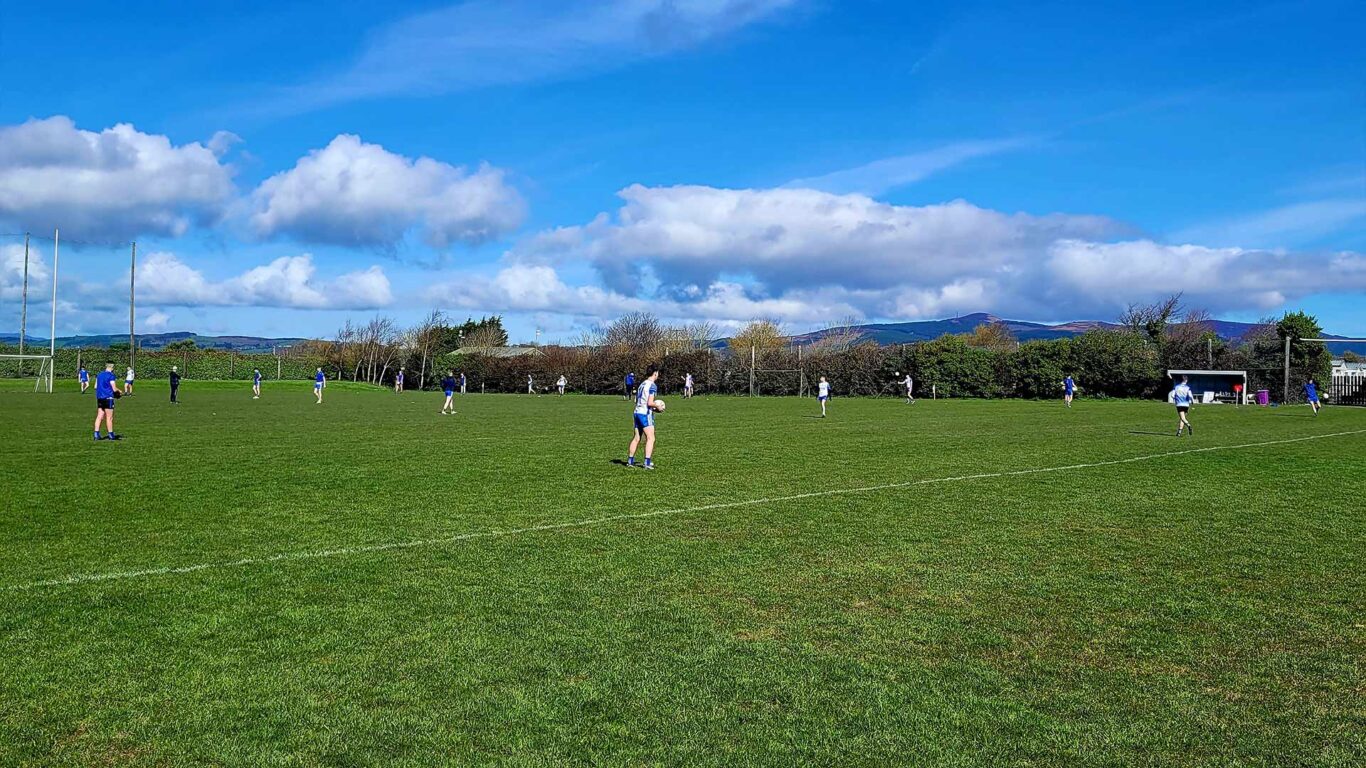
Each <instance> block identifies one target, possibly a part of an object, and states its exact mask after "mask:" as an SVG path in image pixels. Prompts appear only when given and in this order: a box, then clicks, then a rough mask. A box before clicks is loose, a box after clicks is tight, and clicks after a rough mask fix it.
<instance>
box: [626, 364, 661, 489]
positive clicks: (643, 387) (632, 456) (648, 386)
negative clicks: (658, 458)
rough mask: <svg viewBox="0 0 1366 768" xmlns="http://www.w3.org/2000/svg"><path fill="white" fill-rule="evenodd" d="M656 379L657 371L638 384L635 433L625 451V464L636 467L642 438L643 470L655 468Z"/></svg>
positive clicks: (634, 416)
mask: <svg viewBox="0 0 1366 768" xmlns="http://www.w3.org/2000/svg"><path fill="white" fill-rule="evenodd" d="M657 379H659V371H655V372H654V373H651V374H650V375H649V376H647V377H646V378H645V380H644V381H642V382H641V383H640V388H639V389H637V390H636V407H635V411H634V413H633V414H632V418H633V420H634V422H635V428H636V431H635V434H634V435H633V436H632V437H631V447H630V448H629V449H627V454H628V455H627V457H626V464H627V465H628V466H632V467H634V466H636V448H638V447H639V446H640V438H641V437H642V436H644V438H645V468H646V469H654V468H655V464H654V461H653V459H652V457H653V456H654V453H655V393H656V392H658V391H659V388H658V387H656V386H655V381H656V380H657Z"/></svg>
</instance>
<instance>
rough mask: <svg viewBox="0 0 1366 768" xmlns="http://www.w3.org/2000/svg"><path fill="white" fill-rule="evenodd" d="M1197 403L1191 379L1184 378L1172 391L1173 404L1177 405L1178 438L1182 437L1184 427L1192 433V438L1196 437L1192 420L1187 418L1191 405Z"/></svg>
mask: <svg viewBox="0 0 1366 768" xmlns="http://www.w3.org/2000/svg"><path fill="white" fill-rule="evenodd" d="M1193 402H1195V393H1194V392H1192V391H1191V387H1190V379H1189V378H1187V377H1185V376H1182V377H1181V383H1180V384H1177V385H1176V386H1175V387H1174V388H1173V389H1172V403H1173V404H1175V405H1176V416H1177V422H1176V436H1177V437H1180V436H1181V429H1182V428H1183V427H1184V428H1185V429H1186V430H1187V431H1189V432H1190V434H1191V437H1194V436H1195V427H1192V426H1191V422H1190V419H1188V418H1186V417H1187V415H1188V414H1189V413H1190V410H1191V403H1193Z"/></svg>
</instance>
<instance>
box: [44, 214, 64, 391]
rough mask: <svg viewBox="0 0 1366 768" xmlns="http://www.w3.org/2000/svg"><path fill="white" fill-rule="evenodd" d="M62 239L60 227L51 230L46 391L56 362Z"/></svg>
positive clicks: (49, 386) (50, 385)
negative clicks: (50, 309)
mask: <svg viewBox="0 0 1366 768" xmlns="http://www.w3.org/2000/svg"><path fill="white" fill-rule="evenodd" d="M61 240H62V233H61V230H60V229H53V230H52V329H51V331H50V332H49V333H48V335H47V354H48V366H47V391H48V393H51V392H52V369H53V368H55V367H56V364H57V253H58V246H59V244H60V243H61Z"/></svg>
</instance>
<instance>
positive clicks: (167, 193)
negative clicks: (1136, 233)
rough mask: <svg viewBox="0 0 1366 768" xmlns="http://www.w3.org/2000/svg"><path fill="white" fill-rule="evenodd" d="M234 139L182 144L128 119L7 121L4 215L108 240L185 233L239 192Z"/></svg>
mask: <svg viewBox="0 0 1366 768" xmlns="http://www.w3.org/2000/svg"><path fill="white" fill-rule="evenodd" d="M227 143H230V142H228V141H227V140H226V139H225V138H224V137H223V135H222V134H219V135H217V136H215V137H214V139H213V140H212V141H211V142H210V146H208V147H206V146H204V145H203V144H199V143H197V142H192V143H189V144H182V145H180V146H176V145H175V144H172V143H171V140H170V139H168V138H167V137H165V136H160V135H156V134H147V133H142V132H140V131H138V130H137V129H136V128H134V127H133V126H131V125H129V124H127V123H120V124H118V125H115V126H114V127H113V128H107V129H105V130H103V131H101V132H99V133H95V132H93V131H86V130H81V129H79V128H77V127H76V125H75V124H74V123H73V122H72V121H71V119H70V118H68V117H61V116H58V117H50V118H47V119H45V120H29V121H27V122H25V123H22V124H20V125H10V126H3V127H0V221H4V222H7V223H8V224H9V225H10V226H16V227H20V228H23V229H27V230H30V231H35V232H39V231H42V232H49V231H51V230H52V229H53V228H54V227H60V228H61V230H62V233H63V234H65V235H67V236H69V237H74V238H78V239H85V240H99V241H115V240H128V239H131V238H133V237H136V236H138V235H140V234H158V235H180V234H183V233H184V232H185V231H186V230H187V229H188V228H189V227H190V225H191V224H192V223H206V224H211V223H214V222H216V221H217V220H218V219H219V218H220V217H221V216H222V214H223V213H224V211H225V210H226V208H227V206H228V205H229V203H230V202H231V199H232V196H233V194H234V187H233V183H232V169H231V167H229V166H228V165H226V164H224V163H223V162H222V161H221V158H220V151H221V150H222V149H225V148H226V145H227ZM211 147H213V148H211ZM215 149H217V150H219V151H215Z"/></svg>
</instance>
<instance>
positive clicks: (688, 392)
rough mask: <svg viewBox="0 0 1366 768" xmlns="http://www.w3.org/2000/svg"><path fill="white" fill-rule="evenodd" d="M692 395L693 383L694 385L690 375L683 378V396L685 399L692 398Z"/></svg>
mask: <svg viewBox="0 0 1366 768" xmlns="http://www.w3.org/2000/svg"><path fill="white" fill-rule="evenodd" d="M692 393H693V383H692V374H691V373H690V374H688V375H686V376H684V377H683V396H684V397H692Z"/></svg>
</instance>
